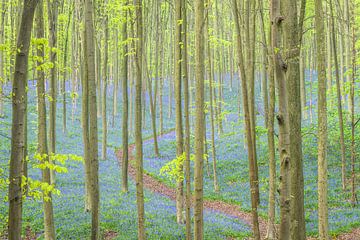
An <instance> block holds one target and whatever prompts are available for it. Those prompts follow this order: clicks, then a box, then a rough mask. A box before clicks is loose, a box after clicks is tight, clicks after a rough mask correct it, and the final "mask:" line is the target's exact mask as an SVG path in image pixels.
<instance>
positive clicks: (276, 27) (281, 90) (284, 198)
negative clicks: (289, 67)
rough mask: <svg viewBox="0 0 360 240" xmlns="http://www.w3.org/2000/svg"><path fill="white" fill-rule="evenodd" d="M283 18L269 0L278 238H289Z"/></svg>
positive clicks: (288, 180)
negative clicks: (276, 100)
mask: <svg viewBox="0 0 360 240" xmlns="http://www.w3.org/2000/svg"><path fill="white" fill-rule="evenodd" d="M282 21H283V18H282V17H281V15H280V1H279V0H272V2H271V22H272V27H271V31H272V34H271V36H272V41H271V42H272V49H274V55H273V65H274V72H275V79H276V82H277V88H278V98H279V112H278V113H277V115H276V118H277V121H278V124H279V147H278V148H279V153H280V228H279V239H282V240H287V239H290V153H289V145H290V139H289V138H290V137H289V125H288V123H289V116H288V105H287V92H286V86H285V84H286V82H285V76H284V74H283V69H282V67H283V66H282V61H283V60H282V57H281V53H280V51H276V50H275V49H280V47H281V46H280V42H281V40H280V39H281V25H282Z"/></svg>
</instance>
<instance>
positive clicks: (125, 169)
mask: <svg viewBox="0 0 360 240" xmlns="http://www.w3.org/2000/svg"><path fill="white" fill-rule="evenodd" d="M124 5H125V6H127V5H128V1H127V0H126V1H125V3H124ZM123 14H124V17H125V21H124V23H123V28H122V41H126V40H127V38H128V35H127V20H128V14H127V10H124V11H123ZM127 52H128V46H127V44H123V49H122V54H123V55H122V56H123V57H122V64H121V74H122V77H121V78H122V89H123V91H122V94H123V115H122V138H123V139H122V144H123V146H122V149H123V151H122V153H123V155H122V187H121V189H122V191H123V192H128V165H129V159H128V158H129V155H128V151H129V149H128V142H129V139H128V138H129V133H128V131H129V129H128V122H129V116H128V115H129V114H128V112H129V99H128V55H127Z"/></svg>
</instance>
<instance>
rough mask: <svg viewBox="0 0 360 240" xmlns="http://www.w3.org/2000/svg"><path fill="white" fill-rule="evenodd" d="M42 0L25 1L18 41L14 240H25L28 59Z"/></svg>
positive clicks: (14, 106) (12, 210)
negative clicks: (22, 224)
mask: <svg viewBox="0 0 360 240" xmlns="http://www.w3.org/2000/svg"><path fill="white" fill-rule="evenodd" d="M38 2H39V1H38V0H24V9H23V11H22V16H21V20H19V21H21V23H20V28H19V33H18V39H17V44H16V45H17V54H16V59H15V68H14V81H13V87H12V109H13V114H12V125H11V157H10V171H9V172H10V173H9V181H10V182H9V225H8V234H9V239H10V240H20V239H21V220H22V201H23V196H22V186H21V181H22V175H21V170H22V163H23V161H24V159H25V158H26V156H25V153H24V142H25V139H24V136H25V133H24V125H25V124H26V122H25V104H26V103H25V95H26V94H27V92H26V89H25V86H26V82H27V81H28V80H27V73H28V57H29V48H30V38H31V31H32V25H33V20H34V15H35V8H36V5H37V4H38Z"/></svg>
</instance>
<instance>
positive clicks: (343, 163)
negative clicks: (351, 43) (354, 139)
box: [330, 0, 346, 190]
mask: <svg viewBox="0 0 360 240" xmlns="http://www.w3.org/2000/svg"><path fill="white" fill-rule="evenodd" d="M330 12H331V31H332V49H333V53H334V62H335V76H336V95H337V101H338V103H337V109H338V115H339V130H340V146H341V181H342V188H343V190H345V189H346V159H345V140H344V139H345V137H344V120H343V113H342V103H341V88H340V76H339V65H338V60H337V48H336V38H335V26H334V22H335V20H334V13H333V6H332V0H330Z"/></svg>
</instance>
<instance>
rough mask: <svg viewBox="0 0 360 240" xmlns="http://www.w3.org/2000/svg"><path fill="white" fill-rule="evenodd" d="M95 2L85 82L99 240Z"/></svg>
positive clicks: (89, 12) (88, 19) (94, 226)
mask: <svg viewBox="0 0 360 240" xmlns="http://www.w3.org/2000/svg"><path fill="white" fill-rule="evenodd" d="M93 10H94V8H93V1H92V0H85V8H84V11H85V12H84V19H85V28H84V29H85V42H86V44H85V48H84V56H85V74H86V79H85V81H87V82H88V97H89V99H88V100H89V101H88V105H89V106H88V108H89V116H88V117H89V164H90V185H91V186H90V189H91V192H90V195H91V197H90V198H91V200H90V201H91V204H90V205H91V215H92V216H91V239H92V240H97V239H99V235H100V234H99V205H100V204H99V199H100V198H99V177H98V171H99V160H98V126H97V104H96V103H97V101H96V74H95V42H94V36H95V34H94V25H93Z"/></svg>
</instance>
